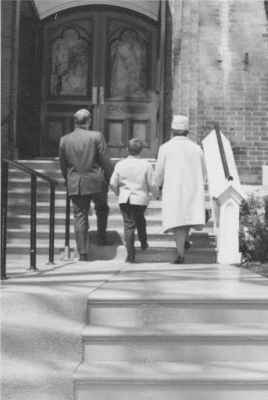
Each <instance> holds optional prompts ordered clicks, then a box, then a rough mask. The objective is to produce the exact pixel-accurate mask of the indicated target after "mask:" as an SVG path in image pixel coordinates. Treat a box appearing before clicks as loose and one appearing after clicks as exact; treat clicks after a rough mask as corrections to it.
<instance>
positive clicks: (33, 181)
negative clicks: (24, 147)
mask: <svg viewBox="0 0 268 400" xmlns="http://www.w3.org/2000/svg"><path fill="white" fill-rule="evenodd" d="M36 190H37V179H36V176H35V175H31V239H30V241H31V244H30V270H31V271H37V268H36Z"/></svg>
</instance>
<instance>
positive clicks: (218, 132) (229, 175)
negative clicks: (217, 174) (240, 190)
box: [214, 123, 234, 181]
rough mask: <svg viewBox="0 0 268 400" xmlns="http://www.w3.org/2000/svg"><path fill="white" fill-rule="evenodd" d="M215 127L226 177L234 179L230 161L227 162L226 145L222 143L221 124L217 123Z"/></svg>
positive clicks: (229, 179) (230, 179)
mask: <svg viewBox="0 0 268 400" xmlns="http://www.w3.org/2000/svg"><path fill="white" fill-rule="evenodd" d="M214 128H215V132H216V137H217V142H218V146H219V151H220V156H221V162H222V166H223V170H224V175H225V178H226V179H227V180H228V181H233V180H234V178H233V177H232V175H231V174H230V170H229V165H228V162H227V159H226V154H225V150H224V146H223V143H222V137H221V133H220V126H219V124H218V123H215V124H214Z"/></svg>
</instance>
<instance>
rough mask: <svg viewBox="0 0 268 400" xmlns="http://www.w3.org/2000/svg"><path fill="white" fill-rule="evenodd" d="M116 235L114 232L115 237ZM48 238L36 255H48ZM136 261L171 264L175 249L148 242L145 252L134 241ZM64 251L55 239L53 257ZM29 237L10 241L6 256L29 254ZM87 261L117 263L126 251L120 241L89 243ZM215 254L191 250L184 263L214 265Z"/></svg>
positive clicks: (171, 245) (61, 241)
mask: <svg viewBox="0 0 268 400" xmlns="http://www.w3.org/2000/svg"><path fill="white" fill-rule="evenodd" d="M117 234H118V233H117V232H115V236H116V235H117ZM48 244H49V243H48V238H47V239H38V240H37V254H48ZM135 245H136V249H137V250H136V261H137V263H150V264H151V263H160V262H162V263H163V262H166V263H171V262H173V260H174V259H175V258H176V249H175V244H174V243H173V242H165V241H164V242H161V241H153V242H152V241H150V240H149V246H150V248H149V249H148V250H146V251H142V250H140V249H139V246H140V244H139V242H138V241H136V244H135ZM75 249H76V246H75V242H74V240H71V243H70V250H71V252H72V253H75ZM63 251H64V239H63V238H62V239H58V238H57V237H56V239H55V255H56V256H61V255H62V253H63ZM29 252H30V237H29V238H28V239H12V240H9V241H8V243H7V254H29ZM88 252H89V260H90V261H93V260H116V261H117V262H121V261H124V260H125V259H126V255H127V254H126V249H125V247H124V246H123V245H122V241H121V242H119V241H117V243H116V244H114V245H108V246H97V245H95V244H94V242H90V241H89V250H88ZM215 261H216V253H215V251H214V249H207V248H191V250H190V251H189V252H188V253H187V254H186V255H185V262H186V263H193V264H196V263H208V264H211V263H215Z"/></svg>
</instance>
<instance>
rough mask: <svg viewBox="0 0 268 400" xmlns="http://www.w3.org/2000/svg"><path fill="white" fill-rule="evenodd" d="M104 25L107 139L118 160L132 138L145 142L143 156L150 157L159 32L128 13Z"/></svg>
mask: <svg viewBox="0 0 268 400" xmlns="http://www.w3.org/2000/svg"><path fill="white" fill-rule="evenodd" d="M104 25H105V27H106V29H105V38H104V42H105V47H104V49H105V54H104V55H103V58H104V59H105V63H104V65H105V66H106V71H105V72H104V74H103V77H102V78H103V81H102V82H101V87H103V88H105V94H104V101H103V104H102V113H103V118H102V120H103V124H104V125H103V129H104V132H105V136H106V140H107V142H108V145H109V147H110V151H111V154H112V155H113V156H115V157H116V156H124V155H125V154H126V147H127V142H128V140H129V139H130V138H132V137H137V138H140V139H142V140H143V141H144V143H145V149H144V151H143V155H144V156H146V157H150V156H152V155H153V152H154V144H155V142H156V141H155V140H154V135H155V132H156V111H157V110H156V102H155V98H156V96H155V90H154V86H155V78H156V77H155V73H154V68H153V66H154V65H155V63H153V60H155V59H156V49H155V45H156V40H155V38H156V30H155V29H154V28H153V27H152V25H150V24H147V23H145V22H144V21H143V20H140V19H137V18H134V17H132V16H130V15H128V14H125V15H123V16H122V14H121V15H119V14H116V13H110V14H108V15H106V16H105V22H104ZM117 136H118V137H117Z"/></svg>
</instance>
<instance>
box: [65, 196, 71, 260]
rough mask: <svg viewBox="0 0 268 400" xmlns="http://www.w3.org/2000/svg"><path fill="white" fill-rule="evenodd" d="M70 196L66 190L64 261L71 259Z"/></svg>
mask: <svg viewBox="0 0 268 400" xmlns="http://www.w3.org/2000/svg"><path fill="white" fill-rule="evenodd" d="M70 210H71V205H70V196H69V194H68V189H66V205H65V243H64V259H65V260H69V259H70V257H71V251H70Z"/></svg>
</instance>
